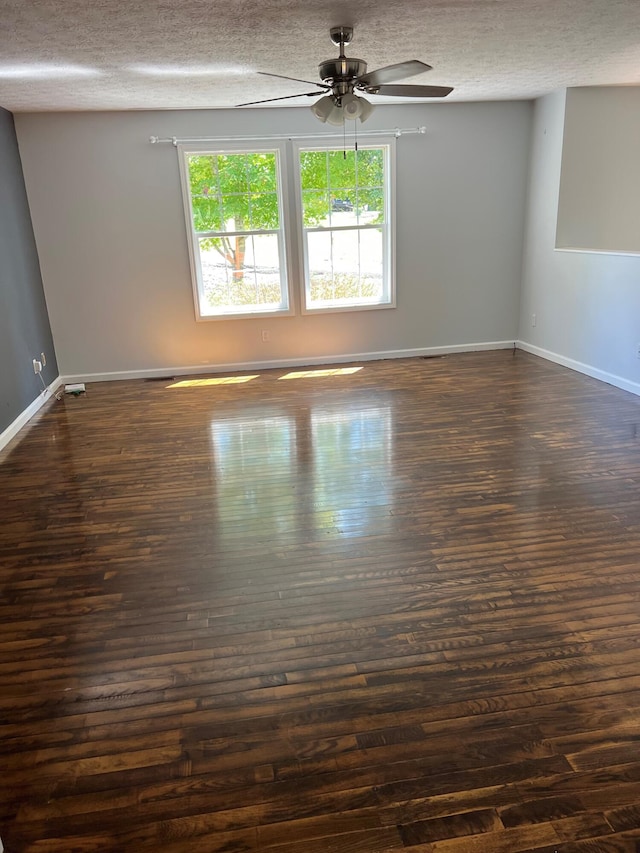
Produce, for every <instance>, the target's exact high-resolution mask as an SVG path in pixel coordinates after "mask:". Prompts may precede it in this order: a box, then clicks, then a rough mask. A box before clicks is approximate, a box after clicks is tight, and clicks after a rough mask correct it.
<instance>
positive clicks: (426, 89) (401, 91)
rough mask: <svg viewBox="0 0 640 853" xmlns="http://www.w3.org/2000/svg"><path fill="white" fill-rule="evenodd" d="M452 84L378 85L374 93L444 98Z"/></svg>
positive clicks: (450, 90)
mask: <svg viewBox="0 0 640 853" xmlns="http://www.w3.org/2000/svg"><path fill="white" fill-rule="evenodd" d="M450 92H453V87H452V86H411V85H408V86H402V85H400V86H380V87H376V91H375V92H372V94H374V95H391V96H392V97H394V98H446V97H447V95H448V94H449V93H450Z"/></svg>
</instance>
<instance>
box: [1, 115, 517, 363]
mask: <svg viewBox="0 0 640 853" xmlns="http://www.w3.org/2000/svg"><path fill="white" fill-rule="evenodd" d="M531 115H532V105H531V103H529V102H514V103H509V102H500V103H482V104H437V105H424V106H423V105H405V106H395V105H393V106H391V105H389V106H386V105H385V106H379V107H378V108H377V109H376V111H375V112H374V114H373V116H372V117H371V119H370V120H369V121H368V122H367V124H366V125H364V126H363V130H372V129H373V130H376V129H387V128H395V127H417V126H421V125H426V127H427V133H426V135H425V136H419V135H416V136H403V137H401V138H400V139H399V140H398V146H397V194H396V204H397V208H396V209H397V242H396V246H397V303H398V307H397V308H395V309H391V310H378V311H369V312H366V311H364V312H348V313H339V314H325V315H318V316H309V315H297V316H294V317H285V318H273V319H269V320H266V319H264V318H263V319H259V318H256V319H247V320H224V321H213V322H203V323H196V322H195V317H194V308H193V300H192V289H191V278H190V272H189V263H188V256H187V241H186V234H185V223H184V216H183V208H182V197H181V191H180V183H179V173H178V161H177V154H176V151H175V149H174V148H173V147H172V146H171V145H163V146H161V145H150V144H149V142H148V139H149V136H150V135H158V136H169V137H173V136H179V137H180V136H205V135H206V136H212V135H213V136H228V135H230V136H237V135H256V134H260V133H262V134H265V133H266V134H273V133H279V134H299V133H304V134H308V133H326V128H324V127H323V126H322V125H320V124H319V122H318V121H317V120H316V119H315V118H314V117H313V116H312V115H311V112H310V111H309V110H306V109H284V108H278V109H250V110H235V111H234V110H216V111H206V110H200V111H184V112H152V111H150V112H140V113H84V114H82V113H80V114H75V113H70V114H40V113H38V114H21V115H18V116H16V128H17V133H18V139H19V143H20V151H21V155H22V161H23V164H24V170H25V179H26V185H27V192H28V196H29V203H30V207H31V214H32V217H33V223H34V230H35V234H36V240H37V244H38V251H39V255H40V262H41V265H42V272H43V279H44V283H45V292H46V296H47V303H48V306H49V314H50V318H51V325H52V329H53V334H54V338H55V341H56V347H57V351H58V358H59V364H60V370H61V373H62V374H63V375H65V376H75V377H83V378H84V377H86V378H90V377H91V376H92V375H104V374H112V373H117V372H124V373H126V372H127V371H142V370H164V369H169V370H170V369H172V368H184V367H191V366H194V367H198V366H201V367H204V366H206V365H226V364H230V365H231V364H238V363H251V364H254V363H260V362H268V361H270V360H275V361H277V360H285V359H296V360H298V361H299V363H304V360H305V358H309V359H318V358H323V357H326V359H327V360H331V359H333V358H336V357H339V356H344V355H348V354H367V353H380V352H394V351H399V350H409V349H412V348H427V347H438V346H462V345H465V344H474V343H479V342H487V343H488V342H494V341H504V340H507V341H513V340H515V339H516V337H517V330H518V312H519V295H520V275H521V264H522V245H523V233H524V220H525V208H526V182H527V168H528V151H529V135H530V127H531ZM262 329H269V331H270V341H269V342H267V343H263V342H262V339H261V330H262Z"/></svg>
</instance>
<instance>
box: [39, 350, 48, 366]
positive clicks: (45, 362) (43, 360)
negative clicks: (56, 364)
mask: <svg viewBox="0 0 640 853" xmlns="http://www.w3.org/2000/svg"><path fill="white" fill-rule="evenodd" d="M40 361H41V362H42V366H43V367H46V366H47V357H46V355H45V354H44V353H43V352H41V353H40Z"/></svg>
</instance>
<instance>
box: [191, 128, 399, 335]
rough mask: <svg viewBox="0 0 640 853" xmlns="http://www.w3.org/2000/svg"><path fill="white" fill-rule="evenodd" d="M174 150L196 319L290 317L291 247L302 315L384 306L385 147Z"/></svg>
mask: <svg viewBox="0 0 640 853" xmlns="http://www.w3.org/2000/svg"><path fill="white" fill-rule="evenodd" d="M179 148H180V164H181V178H182V185H183V193H184V199H185V211H186V215H187V219H188V225H189V228H188V231H189V245H190V250H191V251H190V260H191V267H192V277H193V282H194V295H195V301H196V313H197V316H198V318H200V319H208V318H220V317H244V316H256V315H260V314H288V313H292V310H291V300H290V294H289V287H288V280H289V279H290V278H293V276H290V275H288V272H289V270H288V265H287V254H286V252H285V245H286V244H290V245H292V246H294V247H295V245H296V244H297V245H298V249H299V252H298V256H299V258H300V262H301V263H300V267H301V272H302V279H303V280H302V281H301V291H300V302H301V305H302V309H303V310H304V311H327V310H329V311H335V310H347V309H351V310H353V309H363V308H377V307H388V306H391V305H393V304H394V288H393V276H392V270H393V263H392V248H393V240H392V204H391V201H392V192H391V190H392V181H391V172H392V160H391V150H392V149H391V142H389V143H387V144H384V145H381V144H375V145H364V146H360V147H359V148H358V149H357V150H347V151H345V150H344V149H343V147H342V146H340V147H339V148H337V147H335V145H333V144H332V145H330V146H323V147H320V146H319V145H314V146H313V147H312V146H311V145H310V146H308V147H307V146H305V147H302V146H297V147H293V148H292V149H291V150H292V151H293V157H287V154H288V153H289V152H288V151H287V149H286V148H285V144H284V143H279V144H274V145H272V146H269V147H265V148H261V149H259V150H246V149H244V148H240V147H229V148H225V149H224V150H220V149H208V148H204V149H203V148H197V149H194V148H193V147H189V146H185V145H181V146H179ZM287 171H288V172H290V173H295V175H294V177H295V181H296V185H297V187H298V201H297V206H296V207H295V210H297V213H296V212H294V206H293V205H291V204H290V202H289V199H288V196H287V193H286V191H284V187H285V179H286V176H287Z"/></svg>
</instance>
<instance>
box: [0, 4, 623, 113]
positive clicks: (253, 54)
mask: <svg viewBox="0 0 640 853" xmlns="http://www.w3.org/2000/svg"><path fill="white" fill-rule="evenodd" d="M337 25H351V26H353V27H354V28H355V33H354V39H353V42H352V44H351V46H350V47H349V48H348V49H347V55H349V56H356V57H359V58H361V59H365V60H366V61H367V63H368V65H369V69H370V70H372V69H374V68H378V67H380V66H383V65H388V64H392V63H396V62H401V61H403V60H406V59H420V60H422V61H423V62H427V63H429V64H430V65H432V66H433V71H431V72H429V73H427V74H424V75H420V76H419V77H413V78H411V80H410V81H409V82H411V83H417V84H430V85H431V84H434V85H450V86H454V87H455V91H454V92H453V93H452V94H451V95H450V96H449V98H448V99H447V100H454V101H455V100H458V101H479V100H496V99H510V98H516V99H522V98H534V97H537V96H539V95H542V94H544V93H546V92H549V91H552V90H554V89H557V88H562V87H566V86H594V85H612V84H618V85H620V84H640V0H366V2H365V0H353V2H350V0H328V2H326V3H325V4H322V3H320V2H317V0H314V2H310V0H306V2H305V0H251V1H250V0H226V2H222V0H144V2H132V0H0V105H1V106H4V107H5V108H7V109H9V110H11V111H13V112H24V111H30V110H116V109H117V110H120V109H188V108H211V107H214V108H215V107H229V106H234V105H235V104H238V103H242V102H244V101H252V100H257V99H259V98H274V97H278V96H281V95H292V94H295V93H298V92H305V91H310V90H311V89H312V87H309V86H307V85H305V84H298V83H295V82H291V81H288V80H278V79H275V78H268V77H262V76H260V75H258V74H256V73H255V72H256V71H259V70H260V71H269V72H273V73H275V74H285V75H289V76H292V77H299V78H303V79H305V80H311V81H315V80H316V79H317V66H318V63H319V62H320V61H321V60H323V59H328V58H331V57H334V56H336V55H337V50H336V48H334V46H333V45H332V43H331V42H330V40H329V28H330V27H332V26H337ZM372 100H374V101H375V100H376V98H373V99H372ZM280 103H281V104H282V105H287V106H296V105H297V104H301V105H304V106H309V104H310V103H311V100H310V99H309V98H301V99H299V100H298V99H294V100H287V101H283V102H276V104H275V106H278V105H280Z"/></svg>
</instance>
